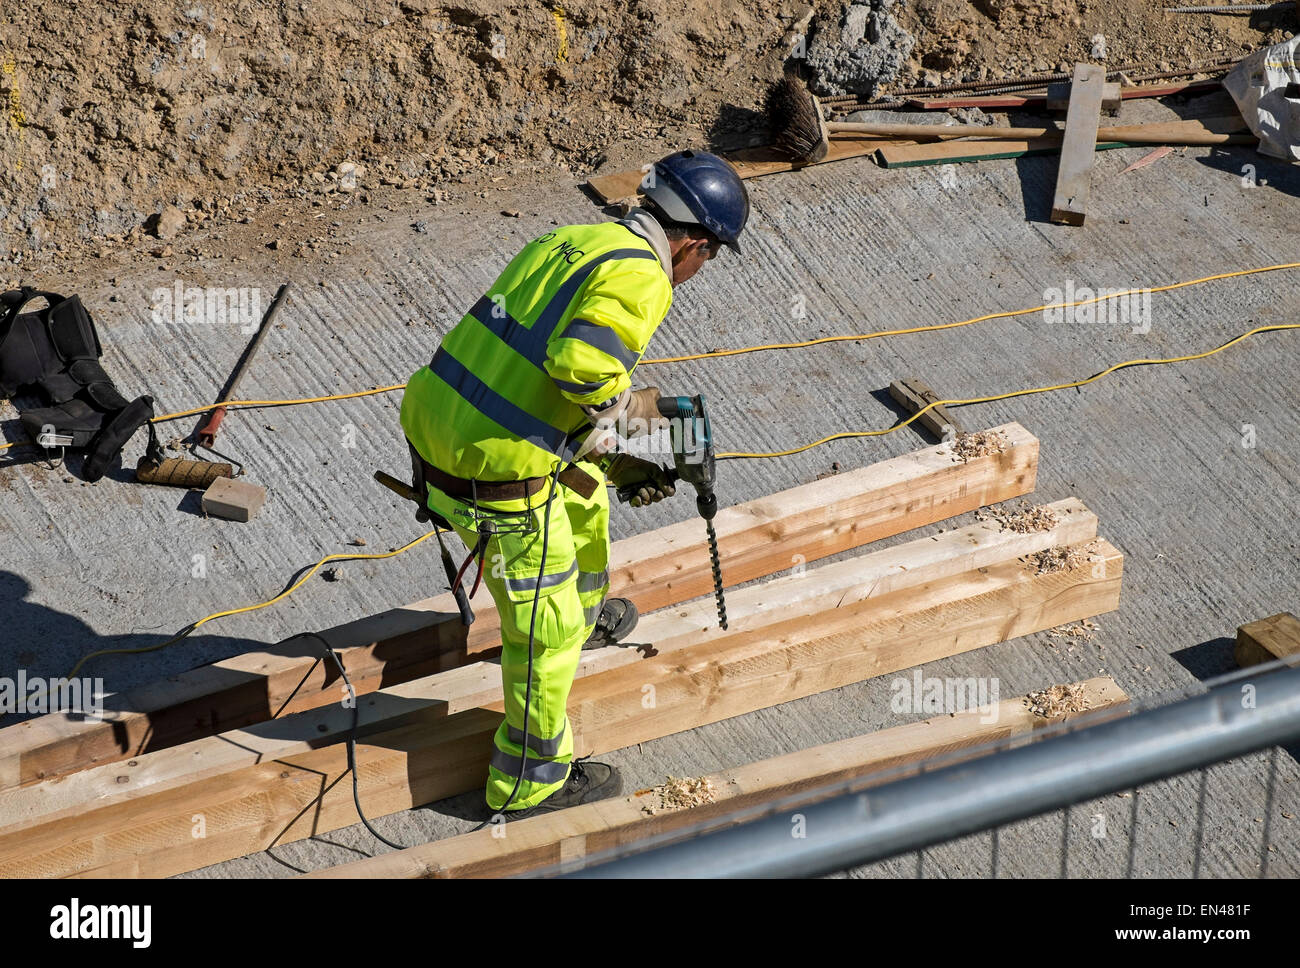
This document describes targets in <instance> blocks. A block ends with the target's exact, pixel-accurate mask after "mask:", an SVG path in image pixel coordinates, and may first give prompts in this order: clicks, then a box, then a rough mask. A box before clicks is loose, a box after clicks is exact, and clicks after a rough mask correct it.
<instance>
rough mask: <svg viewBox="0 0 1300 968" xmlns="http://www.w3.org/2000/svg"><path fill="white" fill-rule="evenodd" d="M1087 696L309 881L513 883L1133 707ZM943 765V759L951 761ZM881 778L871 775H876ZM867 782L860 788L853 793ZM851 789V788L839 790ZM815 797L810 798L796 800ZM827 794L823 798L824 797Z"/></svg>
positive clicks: (546, 819) (402, 854) (889, 738)
mask: <svg viewBox="0 0 1300 968" xmlns="http://www.w3.org/2000/svg"><path fill="white" fill-rule="evenodd" d="M1080 685H1081V686H1082V689H1081V692H1080V695H1081V696H1082V697H1083V699H1084V701H1085V703H1086V705H1087V712H1086V713H1083V714H1079V713H1074V714H1068V715H1067V714H1061V715H1057V716H1054V717H1043V716H1038V715H1036V714H1034V713H1032V712H1031V711H1030V710H1029V708H1028V706H1027V704H1026V702H1025V699H1024V697H1023V696H1017V697H1015V698H1013V699H1007V700H1004V701H1003V702H1000V703H997V704H995V705H990V706H986V707H980V708H976V709H966V710H963V711H961V712H957V713H956V714H955V715H942V716H938V717H935V718H933V719H927V720H924V721H922V722H916V723H908V724H906V725H903V726H894V727H891V728H889V729H883V730H880V731H878V732H875V733H868V734H867V735H865V736H855V737H852V738H850V739H846V740H841V741H839V742H836V743H826V744H824V745H821V746H815V747H813V748H811V749H806V750H800V751H799V752H797V753H788V754H786V755H784V756H776V757H772V758H770V759H766V760H760V761H758V762H756V763H748V764H745V765H743V766H739V767H736V768H735V769H730V770H723V771H722V772H720V773H714V774H711V775H709V776H708V777H705V779H707V780H708V781H709V783H710V785H711V786H712V789H713V791H714V794H713V802H711V803H708V804H703V805H700V806H697V807H693V808H691V809H683V810H670V811H663V810H659V811H655V812H649V811H651V810H653V808H654V806H655V804H656V801H657V797H656V796H655V795H654V793H653V791H650V790H640V791H637V792H636V793H634V794H632V795H631V796H627V797H621V798H615V799H611V800H603V801H601V802H599V803H591V804H584V805H582V806H578V807H571V808H570V809H568V810H562V811H558V812H556V813H549V814H539V815H537V816H535V817H529V818H527V819H524V820H518V821H514V822H512V823H511V824H510V827H509V831H508V834H509V835H508V836H506V837H501V836H495V835H494V834H495V833H496V831H494V829H493V828H484V829H483V830H476V831H473V832H471V833H466V834H461V835H460V836H456V837H449V838H447V839H445V840H439V841H436V842H434V843H429V844H420V845H418V846H415V847H409V848H407V849H406V850H398V851H393V852H391V853H386V854H379V855H377V856H375V857H369V858H366V859H364V860H358V861H354V862H352V863H348V864H340V865H338V866H337V867H329V868H326V869H324V870H319V871H315V872H313V873H310V874H307V875H305V876H306V877H308V878H331V879H332V878H424V877H438V878H446V877H510V876H513V875H517V874H525V873H530V872H537V871H539V870H540V869H543V868H554V867H560V866H562V869H564V870H566V871H567V870H574V869H581V868H582V866H584V865H583V862H584V860H585V859H586V858H587V857H594V856H596V855H598V854H600V853H601V852H602V851H609V850H614V849H616V848H626V847H628V846H630V845H633V844H637V843H644V842H645V841H647V840H649V839H650V838H651V837H660V836H663V835H665V834H671V833H674V832H676V831H679V830H683V829H685V828H687V827H697V826H698V825H700V824H704V823H708V822H709V821H712V820H717V819H721V820H722V822H725V818H726V817H728V816H731V815H734V813H735V812H738V811H740V810H745V811H747V814H746V815H747V816H753V813H752V812H751V811H754V810H757V809H760V808H762V807H764V806H766V805H770V804H772V803H774V802H778V801H779V802H780V803H781V808H782V810H789V809H794V808H795V807H796V805H798V804H801V803H806V802H815V800H816V799H818V798H819V797H818V796H817V791H819V790H823V789H824V788H826V787H828V786H830V785H831V784H845V783H847V781H850V780H863V779H865V780H868V781H876V778H877V776H878V774H880V773H881V772H883V771H887V770H892V769H894V768H897V767H899V766H902V765H904V764H908V763H915V762H917V761H920V760H926V759H929V758H931V757H936V756H941V755H943V754H948V753H952V752H954V751H957V750H964V749H970V748H971V747H976V746H981V745H983V744H985V743H992V742H995V741H997V740H1004V739H1009V738H1011V737H1014V736H1021V735H1025V734H1027V733H1030V732H1032V731H1033V730H1035V729H1039V728H1041V727H1043V726H1046V725H1049V724H1052V723H1059V722H1062V721H1063V720H1065V719H1070V718H1077V717H1079V716H1081V715H1088V716H1090V717H1091V716H1092V715H1095V714H1096V713H1099V712H1101V711H1103V710H1110V711H1112V712H1113V711H1115V710H1116V709H1118V708H1120V707H1122V706H1123V705H1124V704H1125V703H1127V701H1128V697H1127V696H1126V695H1125V694H1124V691H1123V690H1122V689H1120V687H1119V686H1118V685H1117V684H1116V683H1115V681H1114V680H1113V679H1111V678H1110V677H1109V676H1099V677H1097V678H1095V679H1089V680H1087V681H1085V682H1083V683H1080ZM945 762H946V760H945ZM873 775H874V776H873ZM868 785H869V782H863V783H859V784H853V788H854V789H857V788H862V787H865V786H868ZM837 789H844V788H837ZM800 794H808V798H807V799H806V800H799V799H796V800H793V801H792V799H791V798H794V797H798V795H800ZM822 796H824V793H823V794H822Z"/></svg>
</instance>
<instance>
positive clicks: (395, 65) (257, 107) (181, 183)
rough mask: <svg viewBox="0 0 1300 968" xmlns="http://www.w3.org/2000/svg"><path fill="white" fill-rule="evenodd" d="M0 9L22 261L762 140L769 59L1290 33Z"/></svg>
mask: <svg viewBox="0 0 1300 968" xmlns="http://www.w3.org/2000/svg"><path fill="white" fill-rule="evenodd" d="M10 6H11V7H12V8H13V9H12V10H6V17H5V19H3V20H0V106H3V116H2V117H0V155H2V156H3V157H4V159H5V161H6V164H5V165H3V166H0V264H3V263H7V264H8V266H9V268H10V271H11V273H17V274H26V273H28V272H30V271H31V267H32V266H33V259H32V258H31V257H32V256H33V254H36V255H38V256H39V259H37V260H36V262H37V264H38V265H39V263H40V262H41V261H43V260H54V261H63V262H67V261H69V260H71V259H73V258H76V257H79V256H80V255H83V254H87V253H90V254H95V255H100V256H107V255H109V254H111V253H112V252H113V251H114V249H115V248H116V247H118V246H127V247H130V248H131V249H132V250H133V251H135V250H143V249H150V248H153V249H157V250H158V252H157V253H155V255H156V257H159V258H166V257H167V255H166V253H167V251H168V249H169V248H170V246H161V247H160V246H158V244H157V243H158V242H160V241H161V242H163V243H170V242H172V240H176V244H177V246H178V247H179V246H183V245H185V244H186V243H187V242H188V240H187V239H186V238H185V236H187V235H188V234H190V233H193V232H194V230H195V229H196V228H211V227H215V226H218V225H225V224H227V223H235V222H245V223H247V222H255V223H256V222H260V221H267V222H274V221H275V220H276V219H281V220H285V219H287V218H288V216H287V215H286V214H285V213H286V208H285V206H286V205H289V206H295V205H296V206H297V207H298V209H299V210H303V209H309V208H310V207H312V206H314V205H321V204H327V203H329V204H333V203H336V202H337V200H338V197H339V196H340V195H343V196H346V197H347V198H349V199H353V198H354V199H356V201H357V202H358V203H359V204H360V205H362V206H366V205H371V204H373V202H372V196H374V195H377V196H378V197H379V198H380V199H382V198H383V197H384V195H385V194H386V193H388V192H389V191H390V190H402V191H406V190H420V191H423V192H425V193H426V195H425V197H426V199H427V201H428V202H430V203H432V204H439V203H441V202H443V201H446V200H448V199H449V198H455V197H457V194H458V189H457V188H456V186H466V188H465V189H464V190H467V191H474V190H476V189H479V188H482V187H483V186H487V187H489V188H490V187H491V186H492V185H493V184H494V183H500V182H502V181H504V180H506V179H509V180H510V182H512V183H514V184H522V185H528V184H531V181H530V179H534V180H538V182H539V183H540V180H541V179H543V178H549V179H553V176H554V175H555V174H556V172H557V169H558V170H559V171H563V172H566V173H569V174H570V175H572V177H574V179H575V182H576V181H578V180H580V179H582V178H585V177H586V176H587V175H589V174H591V173H593V172H595V171H598V170H612V169H620V168H631V167H636V166H638V165H640V164H642V163H644V162H645V161H646V160H648V159H650V158H654V157H655V156H657V155H661V154H663V153H666V152H667V151H671V150H676V149H678V148H681V147H687V146H695V147H702V146H706V145H710V146H712V147H714V148H716V149H722V150H725V149H728V148H733V147H739V146H742V145H745V144H753V143H758V142H761V141H763V140H764V139H765V137H766V135H767V132H766V125H765V123H764V120H763V118H762V116H761V113H760V111H759V106H760V105H761V103H762V101H763V96H764V93H765V88H766V86H767V84H768V83H769V82H771V81H772V80H774V79H775V78H777V77H778V76H779V75H780V71H781V69H782V65H783V64H784V62H785V61H786V60H787V57H788V56H794V57H796V58H799V57H803V58H806V60H807V68H808V70H807V73H808V74H809V75H810V78H811V79H812V80H813V82H814V86H815V87H817V88H818V89H819V90H821V91H822V92H849V91H851V92H855V93H858V94H864V95H870V94H873V93H878V92H879V90H880V89H881V88H882V86H888V87H891V88H893V89H898V88H899V87H901V86H905V85H910V84H915V83H917V82H919V81H922V80H924V81H925V82H926V83H929V84H938V83H940V82H956V81H965V80H974V79H984V78H987V77H991V76H992V77H1005V76H1009V75H1015V74H1022V73H1025V72H1039V71H1046V70H1057V69H1061V68H1068V66H1069V65H1070V64H1071V63H1073V62H1074V61H1076V60H1088V59H1091V60H1099V61H1101V62H1104V63H1105V64H1107V65H1108V66H1119V65H1120V64H1121V63H1130V62H1147V63H1151V65H1152V67H1153V69H1163V68H1168V67H1177V66H1182V65H1183V64H1186V63H1190V62H1192V61H1204V60H1207V59H1217V58H1221V57H1224V56H1236V55H1239V54H1241V53H1244V52H1245V51H1247V50H1250V49H1254V48H1257V47H1259V46H1261V45H1263V44H1265V43H1270V42H1274V41H1277V40H1281V39H1282V38H1283V37H1284V36H1287V35H1289V34H1288V32H1287V31H1285V30H1284V29H1283V28H1284V27H1285V26H1286V25H1285V24H1284V23H1282V22H1280V21H1279V22H1278V23H1273V22H1271V21H1270V20H1269V19H1268V16H1269V15H1268V14H1263V15H1258V16H1255V17H1251V18H1245V17H1235V18H1234V17H1204V16H1196V15H1178V14H1166V13H1163V12H1162V11H1160V10H1159V9H1157V8H1156V6H1154V5H1152V4H1150V3H1148V2H1147V0H973V2H966V0H816V2H815V5H814V4H812V3H807V2H802V0H684V2H681V3H669V2H668V0H611V2H599V3H598V2H597V0H570V2H566V3H564V4H563V5H562V6H555V7H551V6H547V5H538V4H517V3H513V2H511V0H450V2H437V0H316V2H313V3H297V4H264V3H261V2H258V0H210V2H207V3H195V4H181V5H175V4H170V3H163V2H160V0H141V2H139V3H135V4H130V5H120V4H118V5H113V6H111V7H109V6H107V5H98V6H97V5H93V4H76V5H68V4H36V3H33V4H25V5H12V4H11V5H10ZM272 209H275V214H272V213H271V210H272ZM274 227H275V228H280V225H279V224H277V225H275V226H274ZM147 236H156V237H157V238H156V239H153V238H149V237H147ZM272 241H274V239H273V240H272ZM288 241H289V244H290V245H292V240H288ZM298 241H304V240H298ZM316 241H318V242H319V240H316ZM158 253H162V254H161V255H159V254H158Z"/></svg>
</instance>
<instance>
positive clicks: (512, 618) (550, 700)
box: [429, 464, 609, 810]
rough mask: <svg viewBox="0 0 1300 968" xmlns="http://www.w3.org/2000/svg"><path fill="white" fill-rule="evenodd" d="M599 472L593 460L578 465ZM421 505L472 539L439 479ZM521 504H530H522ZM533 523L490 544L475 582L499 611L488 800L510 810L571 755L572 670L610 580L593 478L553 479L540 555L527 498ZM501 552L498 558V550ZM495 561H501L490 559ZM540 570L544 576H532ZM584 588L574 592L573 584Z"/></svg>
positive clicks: (543, 785)
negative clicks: (501, 702) (499, 700)
mask: <svg viewBox="0 0 1300 968" xmlns="http://www.w3.org/2000/svg"><path fill="white" fill-rule="evenodd" d="M582 466H583V469H584V470H586V471H587V472H588V473H590V474H592V475H595V476H597V477H599V476H600V470H599V468H596V467H594V466H593V465H591V464H583V465H582ZM429 506H430V507H431V508H432V509H433V510H435V511H437V512H438V513H439V514H442V515H443V516H444V517H446V518H447V519H448V520H449V521H451V523H452V524H453V525H454V526H455V527H456V531H457V533H458V534H459V535H460V538H461V540H462V541H463V542H465V544H466V545H467V546H469V545H471V544H472V543H473V542H474V541H475V538H476V535H475V534H474V532H473V531H471V530H469V529H468V528H466V527H464V526H463V525H462V524H461V522H462V521H467V520H472V516H470V517H467V516H466V514H465V506H464V503H463V502H460V501H457V500H455V499H454V498H451V497H448V496H447V495H446V494H444V493H443V492H442V491H439V490H438V489H437V488H432V487H431V488H430V489H429ZM524 513H529V512H527V511H525V512H524ZM531 513H532V514H534V515H535V516H536V522H537V528H536V529H535V530H533V531H531V532H529V533H527V534H518V533H509V534H507V533H502V534H498V535H495V536H494V537H493V538H492V539H491V541H489V543H488V547H487V552H486V555H487V561H488V563H489V567H487V568H485V569H484V572H483V582H484V584H486V585H487V587H488V591H489V592H491V594H492V598H493V601H494V602H495V603H496V608H497V613H498V614H499V615H500V616H501V685H502V691H503V694H504V697H505V720H504V721H503V722H502V723H501V725H500V728H498V729H497V732H496V735H495V736H494V738H493V747H494V749H493V751H492V754H491V759H490V761H489V766H488V776H487V788H486V800H487V803H488V806H489V807H491V808H492V809H493V810H500V809H501V808H502V807H503V806H504V805H505V803H506V800H507V798H509V797H510V795H511V793H512V792H513V791H514V790H515V786H516V780H518V781H519V782H518V792H517V793H515V796H514V798H513V799H511V800H510V809H511V810H522V809H525V808H527V807H531V806H535V805H536V804H538V803H540V802H542V801H543V800H545V799H546V798H547V797H548V796H550V795H551V794H552V793H555V792H556V791H557V790H559V789H560V788H561V787H562V786H563V784H564V781H565V779H566V778H567V776H568V771H569V762H570V761H571V760H572V758H573V731H572V730H570V729H568V717H567V707H568V701H569V692H570V689H571V688H572V686H573V676H574V673H575V672H576V671H577V667H578V658H579V656H580V655H581V654H582V646H583V643H585V642H586V641H587V638H588V637H589V635H590V634H591V626H592V623H593V621H594V619H593V618H589V617H588V616H589V609H594V610H595V613H596V614H599V610H600V603H601V602H602V601H603V600H604V596H605V592H606V590H607V589H608V587H609V579H608V574H607V573H608V569H609V497H608V492H607V490H606V488H604V487H598V488H596V491H595V493H594V494H592V496H591V498H590V499H584V498H583V497H582V496H581V495H579V494H577V493H575V492H573V491H570V490H569V489H568V488H566V487H563V486H561V487H560V489H559V490H558V491H557V492H556V494H555V498H554V500H553V501H552V502H551V507H550V533H549V536H548V538H547V550H546V560H545V562H543V561H542V560H541V545H542V534H543V528H542V525H543V524H544V519H543V517H542V515H543V514H544V513H545V502H544V500H543V501H542V503H541V504H540V505H539V506H537V507H534V508H533V509H532V510H531ZM498 556H499V557H498ZM497 561H499V562H501V563H502V569H501V570H499V569H498V568H496V567H492V566H491V565H492V563H493V562H497ZM539 572H541V574H542V580H541V582H540V584H539V583H538V580H537V576H538V573H539ZM580 588H582V589H586V590H585V591H580V590H579V589H580ZM534 597H535V598H536V602H537V615H536V622H535V626H534V639H533V677H532V685H531V688H529V680H528V630H529V625H530V623H532V622H533V618H534V617H533V601H534ZM526 693H527V694H528V702H529V712H528V756H527V763H526V765H525V767H524V772H523V777H522V778H520V777H519V766H520V761H521V759H522V754H523V751H524V746H523V739H524V735H523V734H524V700H525V694H526Z"/></svg>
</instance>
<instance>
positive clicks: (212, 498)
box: [203, 477, 266, 521]
mask: <svg viewBox="0 0 1300 968" xmlns="http://www.w3.org/2000/svg"><path fill="white" fill-rule="evenodd" d="M265 503H266V488H264V487H262V486H261V485H260V484H252V483H250V482H248V481H241V480H239V479H238V478H229V477H218V478H217V479H216V480H215V481H213V482H212V483H211V484H209V485H208V489H207V490H206V491H204V492H203V511H204V513H205V514H210V515H211V516H212V517H214V518H225V519H226V520H228V521H251V520H252V519H253V515H255V514H257V512H258V511H260V510H261V509H262V505H263V504H265Z"/></svg>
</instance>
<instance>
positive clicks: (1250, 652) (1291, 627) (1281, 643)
mask: <svg viewBox="0 0 1300 968" xmlns="http://www.w3.org/2000/svg"><path fill="white" fill-rule="evenodd" d="M1232 654H1233V657H1234V658H1235V659H1236V660H1237V665H1239V666H1241V667H1242V668H1243V669H1244V668H1246V666H1253V665H1260V664H1261V663H1264V662H1274V661H1276V660H1278V659H1290V658H1294V657H1296V656H1300V619H1298V618H1296V617H1295V616H1294V615H1292V614H1291V613H1290V612H1278V614H1276V615H1271V616H1269V617H1268V618H1261V619H1259V620H1257V621H1254V622H1250V623H1248V624H1246V625H1243V626H1241V627H1240V628H1239V629H1237V646H1236V648H1235V649H1233V653H1232Z"/></svg>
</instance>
